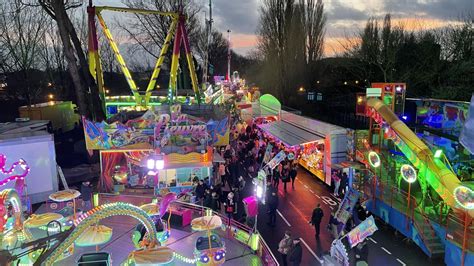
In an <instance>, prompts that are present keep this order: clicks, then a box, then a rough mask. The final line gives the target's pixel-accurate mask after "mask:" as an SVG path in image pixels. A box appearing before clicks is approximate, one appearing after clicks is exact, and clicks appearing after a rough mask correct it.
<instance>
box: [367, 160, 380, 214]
mask: <svg viewBox="0 0 474 266" xmlns="http://www.w3.org/2000/svg"><path fill="white" fill-rule="evenodd" d="M367 157H368V161H369V164H370V165H371V166H372V167H373V168H379V167H380V164H381V162H380V156H379V155H378V154H377V153H376V152H375V151H370V152H369V154H368V156H367ZM381 173H382V169H380V175H381ZM379 178H380V180H382V177H381V176H379ZM373 186H374V191H373V202H374V207H375V203H376V201H377V200H376V196H377V174H376V173H374V176H373Z"/></svg>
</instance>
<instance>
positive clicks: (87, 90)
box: [37, 0, 105, 120]
mask: <svg viewBox="0 0 474 266" xmlns="http://www.w3.org/2000/svg"><path fill="white" fill-rule="evenodd" d="M37 3H38V4H39V5H40V6H41V7H42V8H43V10H45V11H46V13H47V14H48V15H49V16H50V17H51V18H53V19H54V20H55V21H56V24H57V27H58V32H59V36H60V38H61V41H62V44H63V50H64V55H65V57H66V61H67V69H68V72H69V74H70V76H71V79H72V81H73V84H74V88H75V92H76V98H77V104H78V107H79V112H80V114H81V115H84V116H86V117H88V118H94V119H96V120H103V119H104V118H105V114H104V110H103V109H102V104H101V101H100V98H99V92H98V88H97V84H96V83H95V81H94V79H93V77H92V76H91V74H90V73H89V67H88V63H87V58H86V54H85V52H84V49H83V42H81V39H80V38H79V36H78V33H77V31H76V28H75V26H74V24H73V22H72V21H71V18H70V17H69V14H68V12H67V10H70V9H74V8H77V7H80V6H81V5H82V1H79V0H77V1H72V0H71V1H69V0H38V1H37Z"/></svg>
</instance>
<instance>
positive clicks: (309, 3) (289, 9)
mask: <svg viewBox="0 0 474 266" xmlns="http://www.w3.org/2000/svg"><path fill="white" fill-rule="evenodd" d="M325 23H326V17H325V15H324V5H323V3H322V1H320V0H300V1H298V2H297V3H295V1H294V0H288V1H284V0H264V1H263V4H262V6H261V8H260V21H259V28H258V35H259V42H258V47H259V50H260V52H261V54H262V55H263V58H264V59H263V67H262V72H264V73H265V74H264V75H263V76H264V77H265V78H264V80H265V82H264V83H266V84H268V85H269V86H271V87H273V88H274V89H275V90H276V94H277V95H278V96H279V98H281V99H286V100H287V101H288V99H291V98H292V97H294V93H293V92H294V90H295V89H296V88H297V87H299V86H302V85H305V84H307V83H310V82H311V80H310V78H308V77H309V76H311V75H308V74H311V71H312V67H311V66H313V65H314V62H316V61H317V60H318V59H319V58H320V57H321V56H322V53H323V49H322V47H323V42H324V33H325V30H324V29H325ZM308 66H310V67H308ZM290 101H291V100H290Z"/></svg>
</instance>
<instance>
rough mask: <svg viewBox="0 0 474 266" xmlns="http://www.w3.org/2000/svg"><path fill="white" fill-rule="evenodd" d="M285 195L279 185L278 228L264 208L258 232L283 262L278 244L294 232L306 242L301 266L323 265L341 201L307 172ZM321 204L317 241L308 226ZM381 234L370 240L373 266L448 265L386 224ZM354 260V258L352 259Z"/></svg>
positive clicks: (261, 208) (261, 207)
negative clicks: (329, 226)
mask: <svg viewBox="0 0 474 266" xmlns="http://www.w3.org/2000/svg"><path fill="white" fill-rule="evenodd" d="M288 185H289V186H288V188H287V189H288V190H287V192H286V193H285V192H284V190H283V184H282V183H281V182H280V185H279V193H278V194H279V198H280V199H279V206H278V215H277V222H276V226H275V227H269V226H268V225H267V224H266V223H267V221H268V217H267V216H266V215H265V214H266V206H260V212H259V213H260V214H264V215H260V216H259V217H258V230H259V231H260V233H261V235H262V236H263V238H264V239H265V241H266V242H267V244H268V246H269V247H270V249H271V250H272V252H273V253H274V254H275V256H276V257H277V259H278V260H279V261H280V264H281V265H283V264H282V261H281V255H280V253H278V251H277V249H278V243H279V241H280V240H281V238H282V237H283V235H284V233H285V231H286V230H290V231H291V232H292V235H293V236H296V237H300V238H301V239H302V246H303V261H302V263H301V265H321V264H320V263H319V261H320V260H321V259H322V256H323V255H324V254H328V253H329V249H330V246H331V242H332V241H333V238H332V237H331V235H330V233H329V231H327V230H326V225H327V224H328V222H329V217H330V214H331V210H337V207H338V204H339V202H340V200H339V199H337V198H336V197H334V196H333V195H332V194H331V193H330V188H329V186H327V185H326V184H324V183H323V182H321V181H319V180H318V178H317V177H315V176H313V175H312V174H310V173H309V172H307V171H306V170H305V169H301V168H300V169H299V170H298V176H297V179H296V182H295V189H292V188H291V183H288ZM317 203H321V207H322V209H323V212H324V217H323V221H322V222H321V233H320V237H319V239H316V237H315V230H314V227H313V226H312V225H310V224H309V223H308V221H309V220H310V218H311V214H312V211H313V209H314V208H315V207H316V204H317ZM376 223H377V226H378V228H379V230H378V231H377V232H375V233H374V235H372V236H371V237H370V238H369V241H368V244H369V258H368V264H369V265H384V266H400V265H402V266H404V265H417V266H423V265H431V266H435V265H444V263H443V260H442V259H436V260H435V259H430V258H429V257H427V256H426V255H425V254H424V253H423V252H422V251H421V249H420V248H419V247H418V246H417V245H416V244H414V243H412V242H409V241H407V239H405V237H404V236H403V235H401V234H400V233H398V234H397V233H396V232H395V231H394V230H393V229H392V228H391V227H390V226H389V225H386V224H384V223H383V221H380V220H376ZM350 256H352V255H350Z"/></svg>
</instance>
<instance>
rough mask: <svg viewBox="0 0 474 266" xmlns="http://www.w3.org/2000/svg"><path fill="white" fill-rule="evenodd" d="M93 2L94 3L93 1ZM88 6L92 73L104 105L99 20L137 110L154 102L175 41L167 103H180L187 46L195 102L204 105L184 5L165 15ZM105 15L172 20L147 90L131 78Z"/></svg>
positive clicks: (120, 8) (127, 9)
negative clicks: (182, 60) (181, 58)
mask: <svg viewBox="0 0 474 266" xmlns="http://www.w3.org/2000/svg"><path fill="white" fill-rule="evenodd" d="M91 2H92V1H91ZM90 4H91V5H89V6H88V8H87V13H88V18H89V23H88V24H89V37H88V38H89V71H90V73H91V74H92V76H93V77H94V78H95V80H96V82H97V84H98V87H99V94H100V95H101V99H102V101H103V103H105V102H106V97H105V90H104V79H103V70H102V65H101V61H100V51H99V41H98V37H97V29H96V26H95V25H96V23H95V18H97V20H98V21H99V24H100V26H101V28H102V31H103V33H104V34H105V36H106V37H107V40H108V41H109V44H110V47H111V48H112V50H113V52H114V54H115V58H116V59H117V61H118V63H119V66H120V68H121V70H122V72H123V74H124V75H125V78H126V80H127V83H128V85H129V87H130V90H131V91H132V94H133V98H134V100H135V103H136V105H137V106H143V107H145V106H147V105H148V104H149V102H150V98H151V94H152V91H153V89H155V87H156V80H157V78H158V75H159V74H160V71H161V68H162V65H163V62H164V60H165V56H166V54H167V52H168V49H169V47H170V44H171V42H172V41H173V37H174V43H173V54H172V58H171V69H170V80H169V86H168V97H167V100H168V102H169V103H171V104H172V103H175V102H176V101H177V99H178V97H177V96H178V94H177V80H178V68H179V56H180V49H181V45H184V51H185V53H186V60H187V63H188V69H189V74H190V77H191V85H192V88H193V90H194V94H195V99H196V101H197V102H198V103H200V102H201V94H200V91H199V86H198V79H197V76H196V71H195V66H194V61H193V55H192V52H191V47H190V45H189V39H188V33H187V30H186V26H185V23H186V15H185V14H184V13H183V5H182V4H181V5H180V6H179V8H178V10H177V11H176V12H163V11H158V10H145V9H136V8H125V7H109V6H92V3H90ZM103 11H115V12H126V13H133V14H143V15H160V16H167V17H170V19H171V25H170V28H169V29H168V34H167V35H166V38H165V41H164V43H163V46H162V48H161V51H160V55H159V57H158V59H157V61H156V64H155V68H154V69H153V73H152V75H151V78H150V81H149V82H148V86H147V88H146V90H145V91H144V92H143V91H139V88H138V87H137V85H136V83H135V81H134V80H133V78H132V75H131V74H130V71H129V69H128V68H127V65H126V63H125V60H124V59H123V57H122V55H121V54H120V51H119V48H118V46H117V43H116V42H115V41H114V39H113V36H112V33H111V31H110V30H109V28H108V27H107V25H106V23H105V20H104V18H103V17H102V12H103Z"/></svg>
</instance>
